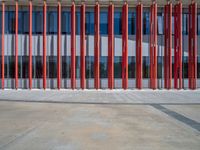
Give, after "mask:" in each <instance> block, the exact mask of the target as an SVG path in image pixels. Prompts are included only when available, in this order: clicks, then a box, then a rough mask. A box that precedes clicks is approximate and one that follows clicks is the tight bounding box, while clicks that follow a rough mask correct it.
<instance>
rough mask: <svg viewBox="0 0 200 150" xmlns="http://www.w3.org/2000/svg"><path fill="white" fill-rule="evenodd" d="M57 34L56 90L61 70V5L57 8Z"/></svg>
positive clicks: (58, 85)
mask: <svg viewBox="0 0 200 150" xmlns="http://www.w3.org/2000/svg"><path fill="white" fill-rule="evenodd" d="M57 16H58V17H57V19H58V32H57V88H58V89H60V83H61V82H60V81H61V70H60V66H61V65H60V63H61V62H60V57H61V56H60V49H61V3H60V1H58V6H57Z"/></svg>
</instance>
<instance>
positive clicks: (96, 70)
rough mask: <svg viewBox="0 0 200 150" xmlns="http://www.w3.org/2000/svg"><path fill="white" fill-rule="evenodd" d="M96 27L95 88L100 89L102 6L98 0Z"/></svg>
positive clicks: (95, 9) (95, 12) (95, 11)
mask: <svg viewBox="0 0 200 150" xmlns="http://www.w3.org/2000/svg"><path fill="white" fill-rule="evenodd" d="M94 14H95V15H94V17H95V18H94V26H95V27H94V29H95V35H94V88H95V89H99V87H100V85H99V83H100V79H99V69H100V67H99V57H100V48H99V46H100V35H99V29H100V25H99V23H100V21H99V16H100V6H99V3H98V2H97V3H96V5H95V8H94Z"/></svg>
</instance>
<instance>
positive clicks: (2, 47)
mask: <svg viewBox="0 0 200 150" xmlns="http://www.w3.org/2000/svg"><path fill="white" fill-rule="evenodd" d="M1 19H2V20H1V21H2V28H1V30H2V34H1V57H2V59H1V77H2V80H1V88H2V89H4V27H5V4H4V2H2V18H1Z"/></svg>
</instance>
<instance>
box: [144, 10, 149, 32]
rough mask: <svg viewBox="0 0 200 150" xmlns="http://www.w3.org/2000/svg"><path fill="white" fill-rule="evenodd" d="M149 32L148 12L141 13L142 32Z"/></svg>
mask: <svg viewBox="0 0 200 150" xmlns="http://www.w3.org/2000/svg"><path fill="white" fill-rule="evenodd" d="M149 32H150V21H149V12H144V13H143V34H149Z"/></svg>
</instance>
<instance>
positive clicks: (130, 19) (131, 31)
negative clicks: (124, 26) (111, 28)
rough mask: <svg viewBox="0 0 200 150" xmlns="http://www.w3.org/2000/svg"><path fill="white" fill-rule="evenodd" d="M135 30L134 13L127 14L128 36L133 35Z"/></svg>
mask: <svg viewBox="0 0 200 150" xmlns="http://www.w3.org/2000/svg"><path fill="white" fill-rule="evenodd" d="M135 30H136V13H135V12H129V13H128V34H129V35H134V34H135Z"/></svg>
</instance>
